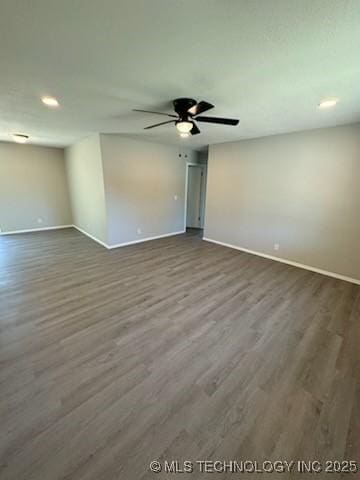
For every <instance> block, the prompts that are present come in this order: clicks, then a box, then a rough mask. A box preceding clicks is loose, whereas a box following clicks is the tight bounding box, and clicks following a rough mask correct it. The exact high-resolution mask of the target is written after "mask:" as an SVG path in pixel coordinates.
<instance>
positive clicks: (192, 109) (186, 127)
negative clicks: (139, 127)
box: [133, 98, 239, 137]
mask: <svg viewBox="0 0 360 480" xmlns="http://www.w3.org/2000/svg"><path fill="white" fill-rule="evenodd" d="M173 105H174V110H175V112H176V113H177V115H173V114H170V113H162V112H153V111H151V110H137V109H134V110H133V111H134V112H143V113H154V114H157V115H165V116H167V117H172V118H174V119H175V120H167V121H166V122H161V123H156V124H155V125H150V126H149V127H145V128H144V130H149V129H150V128H155V127H160V125H166V124H168V123H175V126H176V128H177V130H178V132H179V133H180V135H181V136H182V137H188V136H189V135H198V134H199V133H200V130H199V128H198V126H197V125H196V123H195V122H194V120H196V121H197V122H207V123H219V124H222V125H237V124H238V123H239V120H236V119H233V118H219V117H204V116H203V115H200V114H201V113H204V112H207V111H208V110H210V109H211V108H214V105H212V104H211V103H208V102H204V101H201V102H197V101H196V100H194V99H193V98H176V99H175V100H174V101H173Z"/></svg>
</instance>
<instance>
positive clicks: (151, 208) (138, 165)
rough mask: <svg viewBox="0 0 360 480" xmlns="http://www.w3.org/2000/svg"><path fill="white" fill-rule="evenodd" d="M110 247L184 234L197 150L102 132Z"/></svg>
mask: <svg viewBox="0 0 360 480" xmlns="http://www.w3.org/2000/svg"><path fill="white" fill-rule="evenodd" d="M100 139H101V152H102V160H103V168H104V184H105V197H106V210H107V224H108V244H109V245H110V246H115V245H121V244H126V243H132V242H137V241H142V240H146V239H149V238H153V237H160V236H165V235H171V234H175V233H180V232H183V231H184V208H185V207H184V205H185V171H186V162H196V161H197V152H196V151H193V150H190V149H186V148H178V147H174V146H166V145H161V144H155V143H150V142H145V141H139V140H134V139H132V138H127V137H123V136H121V135H114V134H101V136H100Z"/></svg>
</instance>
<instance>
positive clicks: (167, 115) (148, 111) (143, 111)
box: [133, 108, 178, 118]
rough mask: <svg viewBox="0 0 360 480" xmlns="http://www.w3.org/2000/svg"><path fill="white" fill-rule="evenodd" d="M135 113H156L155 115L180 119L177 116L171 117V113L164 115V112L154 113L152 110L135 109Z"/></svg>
mask: <svg viewBox="0 0 360 480" xmlns="http://www.w3.org/2000/svg"><path fill="white" fill-rule="evenodd" d="M133 112H142V113H154V114H155V115H165V116H166V117H173V118H178V116H177V115H171V114H170V113H162V112H152V111H151V110H137V109H135V108H134V109H133Z"/></svg>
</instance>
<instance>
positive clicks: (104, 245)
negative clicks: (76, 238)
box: [71, 225, 109, 249]
mask: <svg viewBox="0 0 360 480" xmlns="http://www.w3.org/2000/svg"><path fill="white" fill-rule="evenodd" d="M71 226H72V227H74V228H76V230H78V231H79V232H80V233H82V234H83V235H86V236H87V237H89V238H91V240H94V242H97V243H100V245H102V246H103V247H105V248H107V249H109V245H107V244H106V243H105V242H103V241H102V240H99V239H98V238H96V237H94V235H91V233H88V232H86V231H85V230H83V229H82V228H80V227H78V226H77V225H71Z"/></svg>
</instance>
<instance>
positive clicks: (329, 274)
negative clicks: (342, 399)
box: [203, 237, 360, 285]
mask: <svg viewBox="0 0 360 480" xmlns="http://www.w3.org/2000/svg"><path fill="white" fill-rule="evenodd" d="M203 240H205V241H206V242H211V243H216V244H217V245H222V246H223V247H228V248H233V249H235V250H240V251H241V252H246V253H250V254H251V255H257V256H258V257H263V258H268V259H269V260H274V261H276V262H280V263H286V264H287V265H291V266H293V267H298V268H303V269H304V270H310V272H315V273H320V274H322V275H326V276H327V277H333V278H337V279H339V280H344V281H345V282H350V283H355V284H356V285H360V280H357V279H356V278H351V277H347V276H346V275H340V274H339V273H334V272H328V271H327V270H322V269H321V268H316V267H310V266H309V265H304V264H302V263H298V262H293V261H291V260H286V259H284V258H281V257H274V256H273V255H268V254H266V253H262V252H257V251H255V250H249V249H247V248H242V247H238V246H237V245H232V244H231V243H225V242H219V241H218V240H213V239H211V238H208V237H203Z"/></svg>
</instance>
